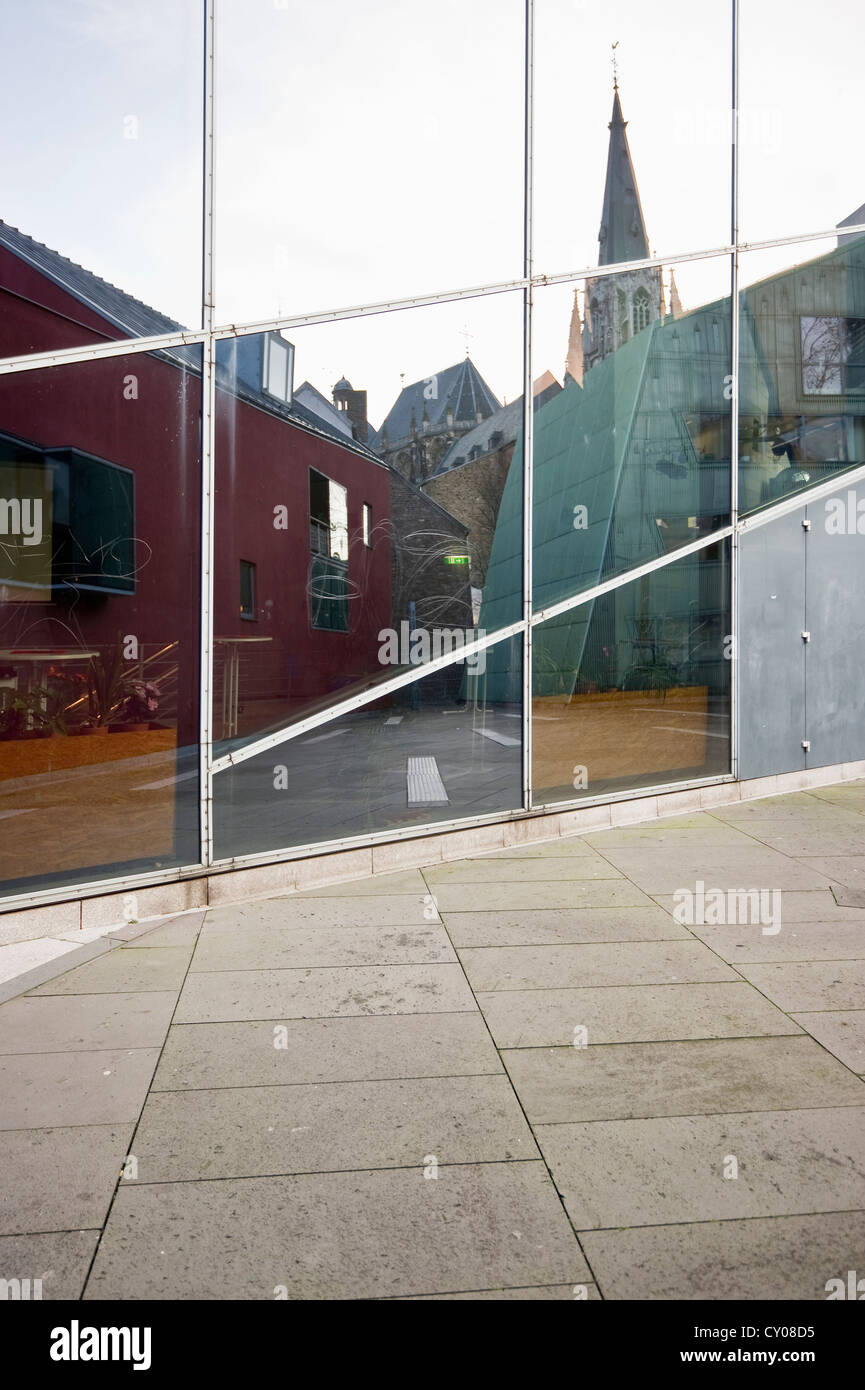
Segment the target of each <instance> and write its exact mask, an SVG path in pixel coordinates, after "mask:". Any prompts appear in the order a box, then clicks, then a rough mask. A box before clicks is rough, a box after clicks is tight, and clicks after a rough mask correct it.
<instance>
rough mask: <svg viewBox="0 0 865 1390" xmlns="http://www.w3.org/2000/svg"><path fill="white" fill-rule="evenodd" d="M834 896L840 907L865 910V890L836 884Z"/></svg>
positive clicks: (833, 891) (833, 889)
mask: <svg viewBox="0 0 865 1390" xmlns="http://www.w3.org/2000/svg"><path fill="white" fill-rule="evenodd" d="M832 896H833V898H834V899H835V901H836V903H837V904H838V906H839V907H856V908H859V909H860V910H861V909H862V908H865V888H847V887H846V886H845V885H844V884H842V883H836V884H835V885H834V886H833V888H832Z"/></svg>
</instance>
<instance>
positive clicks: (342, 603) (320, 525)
mask: <svg viewBox="0 0 865 1390" xmlns="http://www.w3.org/2000/svg"><path fill="white" fill-rule="evenodd" d="M309 548H310V550H311V552H312V560H311V563H310V578H309V602H310V614H311V618H312V625H313V627H319V628H326V629H328V630H329V631H331V632H348V491H347V489H346V488H344V487H343V486H342V484H341V483H335V482H334V481H333V479H332V478H327V477H325V475H324V474H323V473H319V472H318V471H317V470H316V469H315V468H311V469H310V470H309Z"/></svg>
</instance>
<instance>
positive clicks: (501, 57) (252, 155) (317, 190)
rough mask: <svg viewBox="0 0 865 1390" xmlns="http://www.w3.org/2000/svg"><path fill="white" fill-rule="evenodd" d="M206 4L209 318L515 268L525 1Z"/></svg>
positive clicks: (478, 277)
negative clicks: (209, 24)
mask: <svg viewBox="0 0 865 1390" xmlns="http://www.w3.org/2000/svg"><path fill="white" fill-rule="evenodd" d="M218 9H219V16H218V36H217V94H216V95H217V100H216V110H217V144H216V154H217V168H216V199H217V202H216V236H217V241H216V276H217V288H216V303H217V317H218V319H219V321H220V322H223V323H224V322H229V321H234V322H237V321H243V320H251V319H257V318H273V317H276V316H278V315H280V314H286V315H287V314H296V313H301V312H304V311H306V310H314V309H326V308H328V307H331V306H333V307H336V306H337V305H342V304H360V303H365V302H370V301H374V300H381V299H386V298H387V299H389V298H393V297H398V296H405V295H410V294H415V293H418V292H422V291H430V290H438V289H451V288H455V287H457V286H461V285H473V284H481V283H484V282H490V281H494V280H500V279H514V278H516V277H517V276H520V275H522V271H523V266H522V252H523V243H522V235H523V206H522V188H523V169H522V156H523V105H524V102H523V88H524V11H525V6H524V4H523V2H522V0H472V3H471V4H465V3H463V0H440V3H438V4H436V5H435V6H434V7H430V5H429V4H428V3H426V2H425V0H379V3H377V4H376V5H375V6H374V7H370V6H364V5H358V4H357V3H355V0H329V3H328V4H313V5H300V4H291V3H288V2H287V0H271V2H270V3H262V4H258V5H256V6H255V7H254V20H253V19H252V17H251V14H252V12H251V10H250V5H249V2H248V0H220V4H219V6H218ZM429 370H432V367H430V368H429Z"/></svg>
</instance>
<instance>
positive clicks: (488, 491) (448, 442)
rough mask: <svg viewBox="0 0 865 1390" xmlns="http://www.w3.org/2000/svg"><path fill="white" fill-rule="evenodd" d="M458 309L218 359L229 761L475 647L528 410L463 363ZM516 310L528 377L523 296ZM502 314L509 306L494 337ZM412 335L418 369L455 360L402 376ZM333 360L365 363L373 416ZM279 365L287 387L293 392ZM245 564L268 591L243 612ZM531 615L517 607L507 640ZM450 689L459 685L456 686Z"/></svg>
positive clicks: (224, 747) (223, 740) (246, 339)
mask: <svg viewBox="0 0 865 1390" xmlns="http://www.w3.org/2000/svg"><path fill="white" fill-rule="evenodd" d="M459 307H460V315H459V317H458V318H457V317H455V316H454V314H453V311H451V312H450V314H449V315H448V316H445V315H443V314H442V313H440V312H433V313H426V312H425V313H423V314H421V315H419V316H406V315H404V314H400V315H398V316H393V317H390V318H385V319H384V320H383V322H382V324H381V325H373V326H372V327H370V328H367V327H365V326H364V325H361V329H362V330H363V331H362V332H361V333H358V329H357V326H355V325H349V326H348V327H347V328H343V327H342V326H340V325H329V333H328V334H320V333H317V332H316V331H314V330H313V331H312V332H310V331H303V330H302V331H300V332H299V333H298V334H297V341H296V342H295V343H290V342H289V341H288V340H287V339H286V338H284V337H282V336H280V335H278V334H276V333H263V334H249V335H245V336H243V337H240V338H237V339H231V340H225V341H221V342H220V343H219V344H218V346H217V355H216V360H217V383H216V385H217V389H216V411H215V421H216V424H215V429H216V439H215V458H216V542H215V549H216V572H215V610H214V622H215V628H214V635H215V670H214V691H213V700H214V705H213V710H214V729H215V737H216V741H217V745H218V746H217V755H218V756H219V755H221V754H222V753H225V752H227V751H228V749H230V748H233V747H236V746H240V745H242V744H245V743H248V742H250V741H251V740H252V739H254V738H257V737H261V736H262V735H265V734H267V733H270V732H274V731H276V730H278V729H280V728H282V727H285V726H287V725H290V724H291V723H293V722H294V721H295V720H297V719H299V718H302V717H303V716H304V715H308V714H311V713H313V712H314V711H316V710H319V709H322V708H325V707H327V706H329V705H332V704H335V703H337V702H338V701H339V700H340V699H343V698H345V697H346V696H348V695H351V694H354V693H357V692H360V691H364V690H367V689H369V688H370V687H372V686H375V685H376V684H381V683H383V682H385V681H387V680H389V679H390V678H391V677H392V676H394V675H395V674H397V673H398V672H400V671H402V670H405V669H412V668H415V667H418V668H419V667H421V666H423V665H424V664H425V663H426V662H428V661H431V660H434V659H435V658H436V657H437V656H440V655H442V654H444V653H447V652H448V651H450V650H453V649H454V647H455V646H457V645H464V644H465V643H466V642H467V641H470V640H472V638H474V637H475V636H476V635H477V633H478V626H477V619H478V614H479V609H480V603H481V594H482V589H483V584H484V577H485V568H486V563H487V558H488V555H489V548H490V545H491V541H492V535H493V532H494V530H495V525H496V519H497V513H498V506H499V501H500V499H501V494H502V490H503V488H504V485H505V480H506V478H507V476H508V470H509V468H510V467H511V462H512V457H513V454H514V449H515V445H516V440H517V436H518V434H519V432H520V431H521V428H522V404H521V401H519V400H518V401H516V402H512V403H510V404H509V405H507V406H505V405H503V404H502V402H501V401H500V399H499V397H498V396H497V395H496V394H495V393H494V392H493V390H492V388H491V387H490V386H489V384H488V383H487V381H486V380H485V378H484V377H483V375H482V374H481V372H480V370H479V368H478V367H477V366H476V364H475V362H474V361H473V360H472V358H471V356H470V355H469V353H468V352H467V351H466V348H465V341H464V337H460V336H457V335H458V333H459V332H460V330H459V329H458V328H457V325H458V324H459V323H462V322H463V321H464V312H465V311H464V309H463V308H462V307H461V306H459ZM507 311H509V312H510V314H511V316H512V317H511V322H512V324H513V329H514V332H513V349H512V351H511V353H510V357H511V358H513V362H514V364H515V367H516V371H517V372H518V370H519V351H518V348H519V341H520V339H519V323H520V320H519V311H520V297H519V296H518V295H514V296H510V297H509V299H508V302H507V305H506V311H505V312H507ZM502 313H503V311H502V308H501V306H500V305H497V306H495V315H496V317H495V318H491V319H490V322H491V323H492V324H493V325H494V329H496V330H497V328H498V324H499V320H500V318H501V317H502ZM476 321H477V322H478V323H479V324H481V325H483V322H484V320H483V319H482V318H481V316H480V314H479V313H478V315H477V320H476ZM407 324H408V325H411V324H414V325H416V326H417V327H418V328H419V329H422V330H423V332H422V333H418V335H417V341H416V342H414V343H413V342H412V341H411V338H410V337H409V338H408V344H409V347H410V349H411V351H412V352H415V353H416V354H417V355H418V356H419V357H420V358H421V360H423V359H424V358H426V360H427V361H430V358H429V357H428V356H427V354H428V353H430V352H431V351H435V350H437V349H436V347H435V344H436V343H437V342H438V341H439V340H440V341H441V342H442V343H443V344H445V345H450V347H451V350H454V351H455V352H456V353H458V354H459V356H458V360H457V361H456V362H454V363H452V364H451V365H450V366H448V367H446V368H444V369H442V370H439V371H430V373H429V375H427V376H425V377H421V378H418V379H417V380H415V381H412V382H406V380H405V375H406V374H405V373H401V372H399V371H398V370H397V366H398V364H399V363H400V362H403V361H405V359H406V355H407V334H406V325H407ZM388 330H389V331H388ZM463 334H467V330H463ZM487 335H488V340H489V341H491V342H494V345H495V353H496V354H498V356H495V355H494V364H495V363H497V362H499V361H500V360H501V358H502V357H504V358H505V361H506V362H507V354H502V352H501V346H500V342H499V335H498V333H497V332H496V331H491V330H490V329H489V328H487ZM468 336H472V335H468ZM431 343H432V344H433V346H432V347H431V346H430V344H431ZM274 354H276V357H275V356H274ZM325 354H327V356H328V357H329V358H331V359H336V360H343V361H344V360H346V359H348V360H349V361H351V360H355V359H356V360H358V361H359V362H360V363H361V365H365V366H366V368H367V370H369V372H370V374H371V383H372V384H373V385H374V387H375V391H374V394H373V395H372V399H373V402H374V406H373V408H374V411H375V417H374V418H372V417H371V411H370V404H369V401H370V396H368V390H367V386H366V384H364V385H363V386H360V385H359V384H358V385H353V384H352V380H349V378H348V377H347V376H345V375H342V376H339V378H338V379H337V380H336V382H335V384H334V385H329V384H328V381H327V376H325V375H324V373H325V372H326V371H327V367H326V366H325V367H322V365H321V362H322V357H323V356H324V355H325ZM337 354H339V356H337ZM275 360H278V361H279V362H280V363H281V364H282V366H283V367H284V368H285V372H286V375H285V376H284V377H280V379H279V390H275V389H274V386H275V381H274V367H273V364H274V361H275ZM434 362H435V359H434V358H433V359H432V360H431V365H433V364H434ZM307 373H308V375H307ZM335 376H337V373H335V372H334V373H333V376H331V381H333V379H334V377H335ZM312 378H314V379H315V380H313V379H312ZM354 380H355V381H357V380H358V378H354ZM505 384H507V378H505ZM556 389H560V388H558V386H557V385H556ZM391 393H393V394H391ZM519 466H520V465H518V467H519ZM517 544H518V552H517V554H518V555H519V554H520V553H521V548H520V547H521V538H520V537H518V538H517ZM243 563H245V564H247V565H249V566H253V567H254V573H255V591H254V599H251V598H250V599H249V600H248V601H244V602H242V603H241V605H240V611H238V605H237V574H238V565H240V564H243ZM505 607H507V605H505ZM519 612H520V606H519V595H517V597H516V601H515V602H513V603H511V604H510V608H509V616H508V617H505V618H503V620H502V621H500V622H498V623H497V624H496V626H499V627H501V626H505V625H506V623H507V622H508V621H513V620H514V619H515V618H517V617H518V616H519ZM452 679H453V680H456V685H457V687H458V686H459V679H460V678H459V675H458V673H457V674H456V675H455V676H452Z"/></svg>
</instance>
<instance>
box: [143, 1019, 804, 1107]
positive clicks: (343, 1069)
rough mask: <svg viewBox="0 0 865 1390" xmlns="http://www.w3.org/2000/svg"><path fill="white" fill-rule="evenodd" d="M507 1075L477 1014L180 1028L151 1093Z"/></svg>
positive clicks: (174, 1033) (167, 1049) (172, 1033)
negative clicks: (235, 1087)
mask: <svg viewBox="0 0 865 1390" xmlns="http://www.w3.org/2000/svg"><path fill="white" fill-rule="evenodd" d="M781 1017H783V1015H781ZM791 1026H795V1025H791ZM276 1028H278V1029H279V1034H278V1035H277V1034H276V1032H275V1029H276ZM277 1042H278V1043H279V1046H276V1045H275V1044H276V1043H277ZM502 1071H503V1067H502V1063H501V1060H500V1058H499V1054H498V1052H497V1051H496V1049H495V1047H494V1046H493V1043H492V1041H491V1039H490V1036H489V1033H488V1032H487V1029H486V1026H485V1025H484V1021H483V1019H482V1018H481V1017H480V1015H479V1014H477V1013H457V1014H448V1013H441V1014H370V1015H368V1016H367V1017H365V1018H304V1019H289V1020H288V1021H287V1022H285V1023H283V1024H277V1025H274V1024H273V1023H266V1022H262V1023H195V1024H179V1025H175V1027H173V1028H172V1029H171V1031H170V1032H169V1034H168V1037H167V1039H166V1042H165V1047H164V1049H163V1052H162V1057H161V1059H160V1063H159V1067H158V1069H157V1073H156V1077H155V1079H154V1082H153V1089H154V1090H156V1091H162V1090H164V1091H172V1090H186V1089H202V1090H204V1089H208V1088H213V1087H219V1086H279V1085H285V1084H286V1083H287V1082H292V1083H298V1084H303V1083H311V1082H316V1081H321V1082H324V1081H364V1080H390V1079H399V1078H401V1077H412V1076H477V1075H480V1074H481V1073H500V1072H502Z"/></svg>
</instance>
